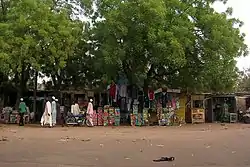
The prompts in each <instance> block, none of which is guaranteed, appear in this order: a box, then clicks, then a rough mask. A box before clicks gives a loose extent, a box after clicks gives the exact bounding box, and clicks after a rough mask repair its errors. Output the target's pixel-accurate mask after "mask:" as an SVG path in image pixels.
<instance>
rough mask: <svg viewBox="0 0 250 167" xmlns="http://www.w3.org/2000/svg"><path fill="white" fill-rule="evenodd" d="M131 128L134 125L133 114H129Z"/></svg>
mask: <svg viewBox="0 0 250 167" xmlns="http://www.w3.org/2000/svg"><path fill="white" fill-rule="evenodd" d="M130 121H131V126H135V125H136V116H135V115H134V114H130Z"/></svg>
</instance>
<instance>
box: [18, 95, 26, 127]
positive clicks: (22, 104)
mask: <svg viewBox="0 0 250 167" xmlns="http://www.w3.org/2000/svg"><path fill="white" fill-rule="evenodd" d="M26 112H27V107H26V104H25V102H24V101H23V98H21V99H20V104H19V116H20V120H19V126H24V120H23V117H24V114H25V113H26Z"/></svg>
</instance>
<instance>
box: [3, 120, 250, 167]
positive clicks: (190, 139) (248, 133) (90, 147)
mask: <svg viewBox="0 0 250 167" xmlns="http://www.w3.org/2000/svg"><path fill="white" fill-rule="evenodd" d="M0 140H1V141H0V166H1V167H17V166H18V167H86V166H88V167H114V166H120V167H168V166H176V167H208V166H209V167H210V166H212V167H236V166H237V167H243V166H247V167H249V166H250V159H249V155H250V144H249V141H250V125H242V124H230V125H225V126H223V125H221V124H203V125H185V126H182V127H137V128H133V127H115V128H112V127H94V128H86V127H81V128H80V127H64V128H62V127H56V128H52V129H50V128H40V127H31V126H25V127H18V126H15V125H12V126H6V125H1V127H0ZM161 156H174V157H175V161H173V162H160V163H156V162H153V159H157V158H160V157H161Z"/></svg>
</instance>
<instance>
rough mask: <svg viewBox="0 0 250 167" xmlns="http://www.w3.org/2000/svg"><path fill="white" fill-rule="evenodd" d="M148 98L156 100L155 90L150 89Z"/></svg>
mask: <svg viewBox="0 0 250 167" xmlns="http://www.w3.org/2000/svg"><path fill="white" fill-rule="evenodd" d="M148 98H149V100H154V99H155V93H154V91H153V90H149V91H148Z"/></svg>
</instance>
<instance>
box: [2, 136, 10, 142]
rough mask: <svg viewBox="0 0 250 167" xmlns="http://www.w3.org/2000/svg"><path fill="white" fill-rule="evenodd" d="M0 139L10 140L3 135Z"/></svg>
mask: <svg viewBox="0 0 250 167" xmlns="http://www.w3.org/2000/svg"><path fill="white" fill-rule="evenodd" d="M0 141H9V140H8V138H7V137H4V136H2V137H1V138H0Z"/></svg>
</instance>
